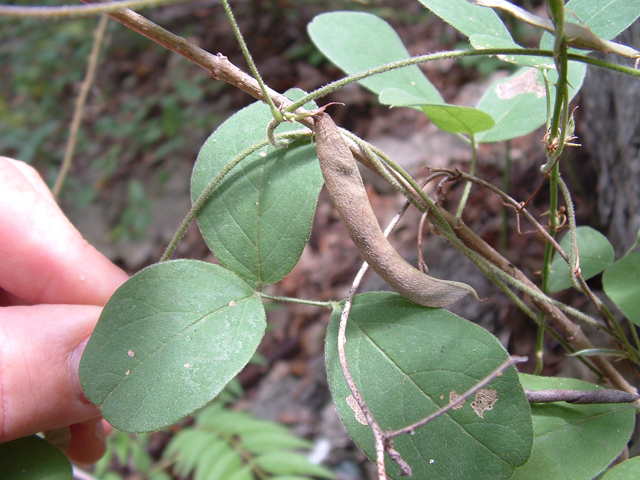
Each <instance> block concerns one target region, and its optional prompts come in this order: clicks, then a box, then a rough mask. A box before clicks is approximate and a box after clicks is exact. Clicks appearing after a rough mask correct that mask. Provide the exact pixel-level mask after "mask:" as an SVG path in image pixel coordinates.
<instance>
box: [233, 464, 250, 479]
mask: <svg viewBox="0 0 640 480" xmlns="http://www.w3.org/2000/svg"><path fill="white" fill-rule="evenodd" d="M226 480H254V476H253V467H252V466H251V465H245V466H244V467H242V468H241V469H240V470H238V471H237V472H235V473H234V474H232V475H230V476H229V477H227V478H226Z"/></svg>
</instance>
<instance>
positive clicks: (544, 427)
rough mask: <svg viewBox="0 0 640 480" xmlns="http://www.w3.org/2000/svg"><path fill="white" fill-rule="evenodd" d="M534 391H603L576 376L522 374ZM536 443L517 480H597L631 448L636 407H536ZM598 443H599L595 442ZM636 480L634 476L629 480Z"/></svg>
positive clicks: (519, 469)
mask: <svg viewBox="0 0 640 480" xmlns="http://www.w3.org/2000/svg"><path fill="white" fill-rule="evenodd" d="M520 380H521V381H522V385H523V386H524V388H527V389H529V390H544V389H567V390H597V389H599V388H600V387H598V386H597V385H593V384H591V383H587V382H583V381H580V380H574V379H571V378H557V377H537V376H533V375H523V374H521V375H520ZM531 414H532V415H533V430H534V435H535V439H534V444H533V454H532V455H531V459H530V460H529V461H528V462H527V463H526V464H525V465H523V466H522V467H520V468H518V469H516V473H515V475H514V476H513V477H512V478H511V480H540V479H541V478H549V479H556V478H558V479H560V478H561V479H563V480H591V479H592V478H594V477H595V476H596V475H598V474H599V473H600V472H602V471H603V470H604V469H605V468H607V466H609V464H610V463H611V462H612V461H613V460H614V459H615V458H616V457H617V456H618V454H619V453H620V452H621V451H622V449H623V448H624V447H625V446H626V444H627V442H628V441H629V438H630V437H631V434H632V433H633V429H634V424H635V414H634V409H633V407H632V406H630V405H623V404H606V405H571V404H569V403H566V402H555V403H549V404H533V405H532V406H531ZM594 439H598V440H597V442H595V443H594ZM627 478H631V477H627Z"/></svg>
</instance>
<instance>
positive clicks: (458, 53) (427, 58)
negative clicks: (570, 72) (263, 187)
mask: <svg viewBox="0 0 640 480" xmlns="http://www.w3.org/2000/svg"><path fill="white" fill-rule="evenodd" d="M497 55H527V56H539V57H550V58H553V52H552V51H550V50H539V49H533V48H522V49H518V48H504V49H498V48H488V49H485V50H452V51H449V52H438V53H432V54H428V55H420V56H418V57H412V58H408V59H406V60H399V61H397V62H392V63H387V64H385V65H380V66H379V67H375V68H371V69H369V70H365V71H363V72H358V73H355V74H353V75H349V76H346V77H344V78H341V79H340V80H336V81H335V82H331V83H329V84H327V85H325V86H324V87H321V88H319V89H317V90H314V91H313V92H311V93H309V94H307V95H305V96H304V97H302V98H301V99H300V100H297V101H296V102H294V103H292V104H291V105H289V106H288V107H287V108H286V109H285V112H293V111H295V110H296V109H298V108H300V107H301V106H303V105H304V104H305V103H307V102H310V101H312V100H317V99H319V98H322V97H324V96H326V95H329V94H330V93H333V92H335V91H337V90H339V89H340V88H342V87H344V86H345V85H349V84H350V83H354V82H358V81H360V80H363V79H365V78H368V77H371V76H373V75H378V74H380V73H384V72H389V71H391V70H396V69H398V68H404V67H408V66H411V65H419V64H422V63H428V62H433V61H436V60H444V59H454V58H465V57H483V56H488V57H491V56H497ZM566 58H567V59H568V60H572V61H577V62H581V63H586V64H589V65H595V66H597V67H601V68H606V69H609V70H613V71H616V72H619V73H625V74H627V75H631V76H634V77H640V70H637V69H635V68H633V67H627V66H624V65H618V64H615V63H612V62H607V61H604V60H599V59H597V58H592V57H587V56H584V55H577V54H573V53H569V54H566Z"/></svg>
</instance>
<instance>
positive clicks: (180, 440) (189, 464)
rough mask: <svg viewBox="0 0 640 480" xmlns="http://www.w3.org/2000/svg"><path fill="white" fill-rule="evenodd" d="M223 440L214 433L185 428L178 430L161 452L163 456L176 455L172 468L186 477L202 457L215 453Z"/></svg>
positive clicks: (219, 448) (220, 447) (221, 445)
mask: <svg viewBox="0 0 640 480" xmlns="http://www.w3.org/2000/svg"><path fill="white" fill-rule="evenodd" d="M223 445H224V441H223V440H221V439H220V438H218V437H217V436H216V435H215V434H214V433H212V432H207V431H204V430H199V429H194V428H187V429H184V430H182V431H180V432H178V433H177V434H176V435H175V436H174V437H173V438H172V439H171V441H170V442H169V444H168V445H167V448H166V449H165V451H164V452H163V456H164V457H165V458H169V457H171V456H173V455H176V463H175V466H174V470H175V471H176V473H178V474H179V475H181V476H183V477H188V476H189V474H190V473H191V471H192V470H193V469H194V468H195V467H196V465H197V464H198V462H199V461H200V460H201V458H202V457H205V456H213V455H216V452H217V451H219V450H221V449H222V447H223Z"/></svg>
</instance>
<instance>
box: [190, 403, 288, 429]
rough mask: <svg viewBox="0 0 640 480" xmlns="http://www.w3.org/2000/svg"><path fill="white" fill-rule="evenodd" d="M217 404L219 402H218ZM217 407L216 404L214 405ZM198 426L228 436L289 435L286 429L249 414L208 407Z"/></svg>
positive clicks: (203, 412)
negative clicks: (254, 434)
mask: <svg viewBox="0 0 640 480" xmlns="http://www.w3.org/2000/svg"><path fill="white" fill-rule="evenodd" d="M216 403H217V402H216ZM214 405H215V404H214ZM197 421H198V425H200V426H203V427H206V428H210V429H212V430H214V431H216V432H218V433H222V434H224V435H227V436H233V435H243V434H244V433H248V432H251V433H287V432H288V430H287V428H286V427H284V426H282V425H279V424H277V423H275V422H271V421H269V420H262V419H259V418H256V417H254V416H253V415H251V414H249V413H247V412H236V411H233V410H229V409H226V408H222V406H220V408H215V409H214V408H211V407H207V408H206V409H205V410H203V411H202V412H200V413H199V414H198V420H197Z"/></svg>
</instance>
